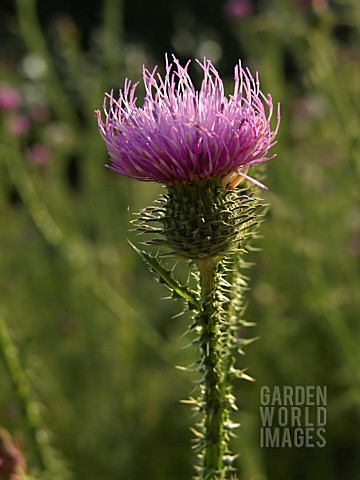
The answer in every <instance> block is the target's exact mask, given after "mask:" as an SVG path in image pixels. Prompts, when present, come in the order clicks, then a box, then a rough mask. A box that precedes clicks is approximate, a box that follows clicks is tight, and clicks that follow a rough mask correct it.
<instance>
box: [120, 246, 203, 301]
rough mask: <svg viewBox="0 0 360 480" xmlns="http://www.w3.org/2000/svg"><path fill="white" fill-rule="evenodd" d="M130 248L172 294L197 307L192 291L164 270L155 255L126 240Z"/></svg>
mask: <svg viewBox="0 0 360 480" xmlns="http://www.w3.org/2000/svg"><path fill="white" fill-rule="evenodd" d="M128 242H129V244H130V245H131V246H132V248H133V249H134V250H135V251H136V252H137V253H138V254H139V255H140V256H141V257H142V258H143V260H144V261H145V263H146V264H147V265H148V266H149V268H150V270H151V271H153V272H155V273H157V274H158V275H159V279H160V281H161V282H162V283H164V284H165V285H167V286H168V287H169V288H170V290H171V291H172V292H173V293H174V295H176V296H178V297H181V298H183V299H184V300H186V301H187V302H188V303H189V304H190V305H191V306H192V307H194V308H196V309H199V308H200V305H199V302H198V300H197V299H196V296H195V295H194V293H193V292H191V291H190V290H188V289H187V288H186V287H185V286H184V285H181V284H180V283H179V282H178V281H177V280H176V279H175V278H174V277H173V275H172V274H171V272H170V271H168V270H166V269H165V268H164V267H163V266H162V265H161V263H160V262H159V260H158V259H157V258H156V257H152V256H151V255H149V254H148V253H146V252H144V251H143V250H140V249H138V248H137V247H136V246H135V245H134V244H133V243H131V242H130V241H129V240H128Z"/></svg>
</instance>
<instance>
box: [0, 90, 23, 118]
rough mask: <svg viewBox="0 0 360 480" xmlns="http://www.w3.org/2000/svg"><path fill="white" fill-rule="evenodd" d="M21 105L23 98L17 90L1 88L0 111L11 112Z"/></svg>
mask: <svg viewBox="0 0 360 480" xmlns="http://www.w3.org/2000/svg"><path fill="white" fill-rule="evenodd" d="M20 105H21V97H20V94H19V91H18V90H16V88H13V87H10V86H7V85H4V86H1V87H0V111H1V110H3V111H6V112H11V111H14V110H17V109H18V108H19V107H20Z"/></svg>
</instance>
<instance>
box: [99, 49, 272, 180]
mask: <svg viewBox="0 0 360 480" xmlns="http://www.w3.org/2000/svg"><path fill="white" fill-rule="evenodd" d="M197 63H198V64H199V65H200V67H201V68H202V70H203V72H204V79H203V81H202V84H201V88H200V90H196V89H195V87H194V85H193V83H192V80H191V78H190V75H189V73H188V67H189V64H190V61H189V62H188V63H187V64H186V65H185V67H182V66H181V65H180V63H179V61H178V60H177V59H176V58H175V56H173V62H172V63H169V62H168V59H167V58H166V74H165V77H164V78H163V77H162V76H161V75H160V74H159V73H157V67H155V68H154V70H153V71H152V72H151V71H149V70H147V69H146V68H145V67H143V81H144V85H145V90H146V96H145V100H144V103H143V106H142V107H141V108H140V107H138V106H137V104H136V102H137V98H136V96H135V92H136V88H137V85H138V84H134V85H132V84H131V82H130V81H129V80H126V81H125V85H124V88H123V90H120V92H119V99H118V100H116V99H115V98H114V94H113V91H111V93H110V94H107V95H106V97H105V100H104V112H105V121H103V120H102V118H101V113H100V111H99V110H97V111H96V112H95V114H96V116H97V119H98V125H99V130H100V133H101V135H102V137H103V139H104V140H105V142H106V146H107V149H108V152H109V156H110V165H107V167H108V168H110V169H111V170H114V171H115V172H117V173H119V174H121V175H124V176H126V177H130V178H135V179H137V180H141V181H155V182H162V183H165V184H171V183H175V182H195V181H198V180H201V179H204V178H209V177H214V176H219V175H220V176H222V178H227V177H228V176H229V175H230V177H229V178H231V179H232V180H231V181H233V179H234V175H235V176H236V175H240V176H241V177H245V178H247V179H250V180H252V181H253V182H255V183H258V182H257V181H255V180H254V179H251V178H250V177H248V176H247V175H246V173H245V171H246V169H247V167H249V166H250V165H253V164H256V163H261V162H264V161H266V160H269V159H270V158H273V157H274V156H275V155H273V156H270V157H269V156H268V151H269V149H270V148H271V147H272V146H273V145H274V143H275V142H274V139H275V136H276V133H277V131H278V127H279V121H280V115H279V112H278V121H277V125H276V128H275V130H272V129H271V127H270V120H271V117H272V114H273V103H272V99H271V96H270V95H267V96H265V95H264V94H263V93H262V92H261V90H260V87H259V78H258V75H256V77H255V78H253V76H252V75H251V73H250V71H249V70H248V69H243V68H242V67H241V63H240V62H239V64H238V65H237V66H236V67H235V88H234V93H233V94H232V95H230V96H229V97H226V96H225V94H224V85H223V82H222V80H221V78H220V76H219V74H218V72H217V70H216V69H215V67H214V66H213V65H212V63H211V61H209V60H206V59H204V61H203V62H200V61H198V60H197ZM107 105H108V106H107ZM225 184H226V183H225ZM260 185H261V184H260ZM261 186H263V185H261Z"/></svg>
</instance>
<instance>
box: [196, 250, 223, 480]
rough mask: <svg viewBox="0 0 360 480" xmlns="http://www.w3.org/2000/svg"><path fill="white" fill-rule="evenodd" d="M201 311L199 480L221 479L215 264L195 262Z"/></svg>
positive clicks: (221, 391)
mask: <svg viewBox="0 0 360 480" xmlns="http://www.w3.org/2000/svg"><path fill="white" fill-rule="evenodd" d="M198 267H199V271H200V285H201V303H202V310H201V312H200V313H199V314H198V317H197V326H198V327H200V336H199V348H200V354H201V360H200V372H201V374H202V379H201V384H200V391H201V397H202V398H201V410H203V412H204V419H203V438H202V439H201V440H200V444H199V449H200V451H201V458H202V466H201V469H200V476H199V478H200V479H201V480H223V479H224V478H225V477H224V454H225V448H226V432H225V421H226V419H227V417H228V412H227V401H226V392H227V381H226V379H225V376H224V372H223V371H222V358H221V344H220V336H221V332H220V318H219V317H220V315H219V309H218V301H217V298H216V297H217V295H216V276H217V268H218V262H217V261H215V260H213V259H206V260H202V261H199V262H198Z"/></svg>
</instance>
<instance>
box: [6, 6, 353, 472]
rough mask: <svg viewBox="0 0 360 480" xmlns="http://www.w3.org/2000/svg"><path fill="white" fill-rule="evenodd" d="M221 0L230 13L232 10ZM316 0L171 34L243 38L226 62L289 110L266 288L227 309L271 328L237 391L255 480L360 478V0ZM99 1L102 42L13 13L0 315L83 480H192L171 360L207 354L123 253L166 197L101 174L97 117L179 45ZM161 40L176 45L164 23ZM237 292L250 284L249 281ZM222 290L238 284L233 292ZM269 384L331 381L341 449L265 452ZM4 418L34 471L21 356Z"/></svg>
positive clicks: (332, 433) (196, 44)
mask: <svg viewBox="0 0 360 480" xmlns="http://www.w3.org/2000/svg"><path fill="white" fill-rule="evenodd" d="M39 3H41V2H39ZM208 3H209V11H212V12H215V11H216V12H217V15H216V21H217V20H218V19H219V18H220V15H221V13H220V10H219V8H220V6H219V2H208ZM303 3H305V2H287V1H284V0H277V1H275V2H265V1H260V2H257V9H256V13H254V14H253V15H251V16H249V17H247V18H242V19H227V20H226V23H225V20H224V22H223V23H224V26H223V30H219V31H215V30H214V27H211V26H209V25H204V24H203V23H202V21H203V16H201V17H192V15H191V14H189V12H186V11H182V12H180V13H179V15H178V16H176V22H177V23H176V28H175V30H176V31H175V32H174V38H177V37H179V38H180V34H182V37H181V38H185V39H189V38H190V40H191V39H192V40H193V41H188V42H187V43H186V42H183V43H181V44H179V42H177V45H178V46H179V47H182V48H183V49H184V48H188V49H190V50H189V51H187V52H185V53H184V50H182V52H179V53H180V54H186V56H196V55H200V53H201V52H202V50H201V49H200V47H201V48H203V47H204V45H205V46H206V45H208V47H209V45H210V46H211V45H213V46H214V44H215V45H216V42H218V41H220V40H219V39H222V38H223V37H224V38H225V37H226V38H231V45H232V50H231V52H232V53H231V54H230V53H229V51H228V50H227V49H223V51H224V52H226V55H225V53H223V56H222V58H220V60H219V64H218V67H219V70H220V71H221V72H222V71H223V67H224V70H225V69H226V68H227V65H233V64H234V63H235V62H236V60H237V58H238V57H239V56H241V57H242V58H243V61H244V64H246V65H249V66H250V67H251V68H252V69H255V70H256V69H258V70H259V72H260V74H261V79H262V89H263V90H264V91H271V92H272V94H273V99H274V100H275V101H278V100H279V101H280V102H281V112H282V125H281V129H280V134H279V137H278V145H277V146H276V151H277V158H276V159H274V160H272V161H271V162H269V164H268V168H267V180H266V184H267V185H268V186H269V192H266V194H265V200H266V202H268V203H269V204H270V205H271V208H270V210H269V213H268V214H267V218H266V221H265V222H264V223H263V225H262V226H261V234H262V236H263V239H261V240H260V239H259V240H257V241H256V246H258V247H261V249H262V251H261V252H257V253H256V256H253V254H252V253H251V252H250V253H249V255H248V257H249V261H252V260H254V261H255V266H253V267H252V268H251V269H249V270H248V271H247V275H248V276H249V279H248V284H249V285H250V286H251V292H252V293H251V292H250V293H249V294H248V306H247V309H246V313H244V305H243V304H242V302H240V303H236V302H234V301H233V300H232V301H231V302H229V303H227V304H225V306H224V308H228V309H230V310H231V312H232V313H231V315H233V316H234V317H238V316H240V317H241V318H244V320H243V323H244V327H247V326H248V325H249V324H252V323H254V322H256V323H257V326H256V327H254V328H253V330H251V331H253V332H254V333H253V334H252V335H251V336H254V337H255V336H259V337H260V340H259V341H257V342H255V343H254V344H253V345H251V346H250V348H247V349H246V358H244V359H242V358H240V359H238V360H237V364H236V365H235V366H236V368H237V369H238V370H240V371H242V372H243V375H247V374H248V375H249V376H251V377H254V378H255V379H256V383H250V382H241V383H240V384H236V383H235V388H234V391H233V394H234V396H235V397H236V398H237V403H238V407H239V413H238V414H235V418H234V420H235V422H239V423H241V428H240V429H238V430H237V431H236V433H237V438H234V439H232V451H235V452H239V453H240V457H239V460H237V463H238V466H239V469H240V475H239V477H240V479H241V480H250V479H254V480H262V479H268V480H275V479H276V480H297V479H301V480H303V479H313V478H327V479H328V480H337V479H339V478H342V479H345V480H353V479H354V478H357V475H358V472H359V470H360V465H359V456H358V451H359V448H360V437H359V432H360V428H359V423H360V417H359V404H360V393H359V392H360V369H359V365H360V354H359V348H358V343H359V335H360V331H359V318H358V312H359V305H360V297H359V288H358V286H359V258H360V247H359V239H360V215H359V207H358V206H359V200H360V199H359V178H360V164H359V158H360V143H359V141H358V131H359V113H358V112H359V110H360V90H359V85H360V81H359V62H360V59H359V50H358V44H359V28H360V27H359V26H360V20H359V19H360V6H359V2H358V1H356V0H346V1H344V2H337V1H334V2H331V5H328V3H327V2H326V1H324V2H312V4H313V5H314V6H310V5H307V6H305V5H303ZM309 3H311V2H309ZM101 6H102V8H103V11H102V12H101V20H100V24H99V26H98V27H97V29H96V31H95V30H94V32H93V34H92V36H91V40H90V41H89V42H87V43H86V42H84V41H83V40H84V39H83V37H82V36H83V32H81V31H80V30H79V29H78V27H77V25H76V24H75V23H74V21H73V20H72V18H70V17H66V18H64V17H62V18H60V17H57V18H54V19H53V22H52V23H51V25H50V24H49V25H43V27H45V28H44V29H43V30H41V29H40V23H39V22H38V20H37V19H36V16H34V15H35V2H33V1H20V0H19V1H18V2H17V13H16V17H15V16H14V15H12V14H9V15H7V16H5V18H4V21H3V17H2V23H3V25H4V26H2V28H6V31H5V33H9V34H10V35H7V38H10V39H9V40H8V41H7V40H6V41H2V42H1V60H0V61H1V68H0V84H10V85H12V86H14V87H16V88H18V89H19V91H20V93H21V95H22V99H23V103H22V106H21V109H20V111H18V112H16V113H17V114H22V115H25V116H26V117H27V119H28V120H29V121H30V124H31V125H30V126H31V129H30V131H28V132H27V133H26V134H25V135H23V136H16V135H15V134H14V133H12V132H13V130H12V129H11V128H10V125H11V124H12V122H13V121H14V118H13V115H12V114H11V113H9V112H4V111H1V112H0V117H1V119H0V121H1V129H0V137H1V138H0V143H1V150H0V157H1V170H2V175H1V176H0V197H1V207H0V210H1V220H0V243H1V260H0V262H1V266H0V268H1V280H0V287H1V292H2V308H3V312H4V318H5V319H6V322H7V325H8V327H9V329H10V331H11V333H12V338H13V341H14V342H15V344H16V345H17V347H18V352H19V353H18V355H19V361H20V362H21V365H23V369H24V373H25V374H26V377H27V379H28V383H29V385H30V386H31V389H32V390H33V392H34V397H35V398H36V399H37V402H38V403H39V404H40V405H41V414H42V419H43V421H44V422H45V423H46V425H47V429H49V430H50V431H52V432H53V435H52V436H51V437H50V440H51V442H52V444H53V445H54V446H55V447H56V448H57V450H58V451H60V452H61V457H64V458H66V460H67V464H68V465H69V468H70V470H72V471H73V472H74V475H73V477H74V478H81V479H95V478H97V479H102V480H112V479H114V480H115V479H116V480H119V479H122V478H124V479H133V480H138V479H142V478H150V479H156V480H168V479H169V478H171V479H173V480H177V479H179V480H180V479H181V480H182V479H186V478H191V475H192V462H193V458H192V454H191V452H189V451H188V445H189V442H190V439H191V433H190V432H188V431H187V426H188V425H190V424H191V423H192V419H191V418H190V415H189V412H188V409H187V408H185V407H184V406H183V405H180V404H179V402H178V399H179V398H186V397H187V395H188V392H189V386H190V385H191V382H192V381H193V380H194V377H193V374H192V373H187V372H185V373H181V372H180V373H179V372H176V371H175V370H174V368H173V365H175V364H182V365H184V364H191V363H192V362H194V361H195V357H194V354H193V352H192V349H182V348H181V347H183V346H184V340H183V339H182V338H181V335H182V333H183V332H184V330H185V329H186V326H187V324H188V321H189V318H186V316H183V317H179V318H174V319H172V320H169V318H170V317H171V316H173V315H175V314H176V313H178V311H179V308H178V307H176V305H175V304H173V303H172V302H163V301H160V297H161V295H162V292H163V290H162V287H161V286H160V287H159V286H158V285H154V282H153V279H152V278H151V275H149V273H148V271H147V267H146V265H145V264H144V262H143V261H142V260H141V259H140V258H139V259H138V258H137V255H135V253H134V252H133V250H132V249H131V248H129V246H128V244H127V242H126V239H127V238H130V240H131V241H132V242H133V243H136V238H135V237H134V234H133V233H128V227H129V223H130V219H131V218H130V214H129V210H130V211H131V212H136V211H139V210H140V209H141V208H144V207H145V206H146V205H148V204H150V203H151V202H152V201H153V199H154V198H156V197H157V195H158V194H159V193H160V192H159V187H158V186H157V185H143V184H141V183H136V182H131V181H128V180H125V179H121V178H120V177H117V176H116V175H115V174H112V173H109V172H107V171H106V170H105V169H104V168H103V164H104V163H105V162H106V152H105V149H104V146H103V144H102V142H101V139H100V137H99V136H98V134H97V131H96V124H95V121H94V118H93V114H92V111H93V110H94V109H95V108H98V107H99V105H101V102H102V97H103V92H104V91H108V90H109V88H111V87H114V88H118V87H119V86H121V85H122V84H123V79H124V77H126V76H128V77H131V78H139V77H140V68H141V63H143V62H144V63H149V58H147V57H148V56H150V54H153V56H155V57H156V59H157V61H159V62H160V63H161V62H162V57H163V52H162V51H161V52H158V51H156V52H151V51H150V49H151V47H150V46H148V47H146V46H144V45H139V44H134V43H132V44H130V43H129V41H128V39H129V38H134V37H132V36H131V32H126V31H125V35H124V37H123V38H122V37H121V35H122V32H123V20H122V18H121V12H122V9H121V5H120V3H118V2H117V1H115V0H110V1H106V2H104V3H103V4H102V5H101ZM153 7H154V9H155V7H156V5H154V6H153ZM210 7H211V8H210ZM205 16H208V12H206V15H205ZM137 21H138V22H139V23H140V24H141V23H142V22H143V21H144V20H143V19H141V18H140V16H139V18H138V19H137ZM146 21H147V19H146ZM192 22H194V23H192ZM192 25H196V28H195V27H193V26H192ZM156 30H158V32H159V33H158V36H159V43H160V38H161V37H160V32H161V31H162V26H161V25H159V28H158V29H157V28H156ZM3 32H4V30H2V33H3ZM184 33H185V36H184ZM4 38H6V36H5V35H2V39H4ZM124 38H125V39H126V40H127V41H126V42H125V40H124ZM209 40H210V42H209ZM7 42H9V43H7ZM206 42H207V43H206ZM163 43H164V42H161V44H163ZM204 48H205V47H204ZM191 49H192V50H191ZM217 51H219V49H217ZM201 54H203V53H201ZM209 56H212V55H211V52H209ZM231 81H232V79H231V75H230V73H229V84H230V83H231ZM39 143H40V144H42V145H43V146H45V147H46V148H47V149H48V150H49V152H50V154H51V159H50V160H49V161H47V163H46V162H45V163H44V164H42V165H39V164H38V163H36V162H35V163H34V157H33V156H32V155H31V152H30V151H29V147H31V146H33V145H34V144H39ZM128 209H129V210H128ZM161 266H162V268H164V269H165V270H168V268H167V267H166V266H165V264H163V263H162V260H161ZM240 267H241V271H242V267H243V266H242V265H240ZM177 269H178V270H179V278H182V279H184V281H179V284H181V285H183V284H186V280H187V273H186V271H185V269H184V267H183V266H182V265H180V264H179V265H178V267H177ZM230 270H231V269H230ZM234 270H235V269H234ZM219 274H222V273H221V272H219ZM167 275H168V274H166V276H167ZM166 278H168V276H167V277H166ZM224 278H225V280H226V281H227V282H228V283H229V284H231V283H233V281H234V279H233V278H228V277H227V276H225V277H224ZM236 282H238V283H239V284H240V285H241V286H243V287H244V288H245V285H243V282H244V280H243V279H242V277H238V278H237V279H236ZM181 291H183V290H181ZM222 294H223V295H225V296H226V297H228V298H231V297H230V296H229V295H232V291H226V287H225V284H224V291H223V292H222ZM244 315H246V316H245V317H243V316H244ZM242 328H243V327H240V330H241V333H242V337H244V336H245V335H244V331H243V330H242ZM246 331H249V330H248V329H246ZM246 338H247V337H246ZM237 347H239V349H240V350H242V345H237ZM246 366H249V367H250V368H249V370H246V371H244V368H245V367H246ZM262 385H327V386H328V399H329V404H328V409H327V411H328V424H327V431H326V441H327V445H326V447H325V448H324V449H305V448H304V449H295V448H292V449H261V448H260V445H259V422H260V419H259V410H258V409H259V389H260V387H261V386H262ZM237 415H238V416H237ZM0 423H1V424H2V425H3V426H4V427H5V428H6V429H7V430H9V431H11V432H12V433H13V434H15V436H16V435H18V436H19V435H20V436H21V437H22V440H21V443H22V447H23V450H24V453H25V456H26V458H27V463H28V466H29V469H31V470H32V471H34V469H35V470H36V459H35V457H34V455H33V454H32V453H31V452H32V445H31V441H30V440H29V438H28V437H27V436H26V435H24V433H21V432H24V431H25V430H26V429H25V425H26V422H25V421H24V417H23V414H22V412H21V409H20V408H19V399H18V398H17V396H16V393H15V390H14V388H13V386H12V384H11V381H10V377H9V375H8V373H7V370H6V368H5V365H4V362H2V363H1V364H0ZM343 459H344V460H343ZM160 460H161V461H160Z"/></svg>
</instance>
